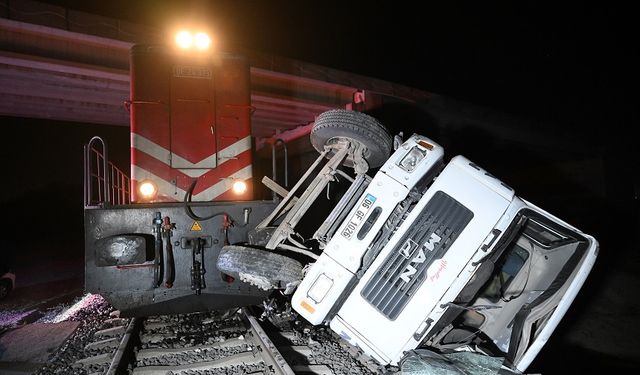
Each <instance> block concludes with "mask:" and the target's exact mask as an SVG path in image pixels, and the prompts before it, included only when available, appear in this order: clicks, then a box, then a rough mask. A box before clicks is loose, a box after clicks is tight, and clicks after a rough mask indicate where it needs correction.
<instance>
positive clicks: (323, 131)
mask: <svg viewBox="0 0 640 375" xmlns="http://www.w3.org/2000/svg"><path fill="white" fill-rule="evenodd" d="M310 137H311V144H312V145H313V147H314V148H315V149H316V150H317V151H318V152H323V151H324V146H325V145H329V144H331V143H332V142H335V141H338V140H340V139H345V138H346V139H348V140H350V141H352V142H353V141H355V142H358V143H360V144H361V145H362V146H363V147H364V158H365V160H366V161H367V163H368V164H369V167H370V168H376V167H379V166H381V165H382V164H384V162H385V161H386V160H387V158H388V157H389V154H390V153H391V147H392V139H391V135H390V134H389V131H388V130H387V128H385V127H384V125H382V124H381V123H380V122H379V121H378V120H376V119H375V118H373V117H371V116H369V115H366V114H364V113H362V112H356V111H348V110H345V109H332V110H329V111H326V112H323V113H321V114H320V115H319V116H318V118H317V119H316V123H315V124H314V126H313V129H312V130H311V135H310ZM331 156H332V155H329V157H331ZM344 164H345V165H346V166H349V167H353V160H351V159H350V157H348V158H347V159H346V160H345V161H344Z"/></svg>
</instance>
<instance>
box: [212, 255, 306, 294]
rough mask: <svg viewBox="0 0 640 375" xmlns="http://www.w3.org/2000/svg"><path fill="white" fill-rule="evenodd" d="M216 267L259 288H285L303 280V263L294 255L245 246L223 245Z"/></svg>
mask: <svg viewBox="0 0 640 375" xmlns="http://www.w3.org/2000/svg"><path fill="white" fill-rule="evenodd" d="M217 266H218V269H219V270H220V271H221V272H223V273H226V274H228V275H231V276H233V277H236V278H239V279H240V280H242V281H244V282H247V283H249V284H252V285H255V286H257V287H258V288H260V289H264V290H271V289H277V288H286V287H287V285H288V284H292V283H298V282H299V281H300V280H302V265H301V264H300V262H298V261H297V260H295V259H291V258H289V257H286V256H284V255H280V254H276V253H273V252H270V251H266V250H261V249H254V248H251V247H246V246H238V245H228V246H224V247H222V250H220V255H219V256H218V262H217Z"/></svg>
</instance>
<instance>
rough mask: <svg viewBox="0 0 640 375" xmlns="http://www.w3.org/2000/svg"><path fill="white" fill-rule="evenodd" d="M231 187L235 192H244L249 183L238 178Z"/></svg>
mask: <svg viewBox="0 0 640 375" xmlns="http://www.w3.org/2000/svg"><path fill="white" fill-rule="evenodd" d="M231 189H233V192H234V193H236V194H242V193H244V192H245V191H247V183H246V182H244V181H242V180H236V181H234V183H233V186H232V187H231Z"/></svg>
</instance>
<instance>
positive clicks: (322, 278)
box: [307, 273, 333, 303]
mask: <svg viewBox="0 0 640 375" xmlns="http://www.w3.org/2000/svg"><path fill="white" fill-rule="evenodd" d="M332 286H333V280H331V279H330V278H329V276H327V275H325V274H324V273H321V274H320V275H319V276H318V278H317V279H316V281H314V282H313V285H311V288H309V291H308V292H307V297H309V298H310V299H312V300H313V302H315V303H320V302H321V301H322V300H323V299H324V297H326V296H327V294H328V293H329V290H330V289H331V287H332Z"/></svg>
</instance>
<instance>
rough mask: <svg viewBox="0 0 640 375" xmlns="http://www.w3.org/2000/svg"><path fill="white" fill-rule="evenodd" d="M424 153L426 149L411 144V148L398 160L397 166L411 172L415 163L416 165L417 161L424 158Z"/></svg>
mask: <svg viewBox="0 0 640 375" xmlns="http://www.w3.org/2000/svg"><path fill="white" fill-rule="evenodd" d="M426 155H427V151H425V150H422V149H421V148H419V147H417V146H413V148H411V151H409V152H408V153H407V154H406V155H405V156H404V158H402V160H400V163H398V166H399V167H400V168H402V169H404V170H405V171H407V172H413V170H414V169H416V165H418V163H420V161H421V160H422V159H424V157H425V156H426Z"/></svg>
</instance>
